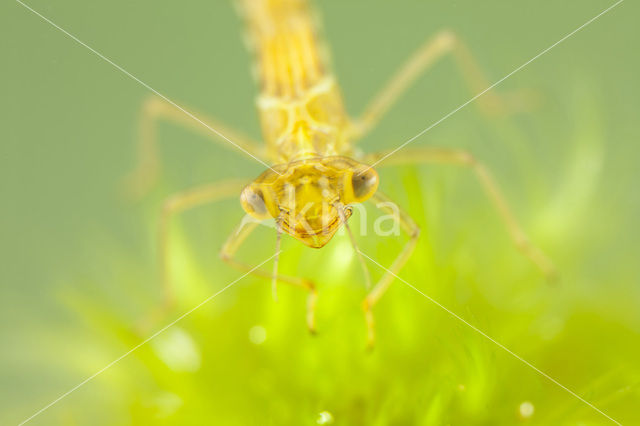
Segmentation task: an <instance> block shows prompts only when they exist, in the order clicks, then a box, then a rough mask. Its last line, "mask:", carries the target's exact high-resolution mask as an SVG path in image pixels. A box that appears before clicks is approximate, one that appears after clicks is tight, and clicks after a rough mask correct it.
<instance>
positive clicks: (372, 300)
mask: <svg viewBox="0 0 640 426" xmlns="http://www.w3.org/2000/svg"><path fill="white" fill-rule="evenodd" d="M371 201H373V202H374V203H375V205H376V207H378V208H379V209H381V210H385V211H388V212H389V213H391V215H392V217H393V218H394V220H395V221H396V222H397V223H398V224H399V225H400V227H401V228H402V230H403V231H405V232H406V233H407V234H408V235H409V241H407V243H406V244H405V245H404V247H403V249H402V251H400V253H399V254H398V256H397V257H396V258H395V260H394V261H393V263H392V264H391V266H390V267H389V270H388V271H386V272H385V274H384V275H383V276H382V278H381V279H380V281H378V282H377V283H376V285H375V286H374V287H373V289H372V290H371V292H369V294H368V295H367V297H366V298H365V299H364V301H363V302H362V309H363V310H364V314H365V320H366V322H367V345H368V346H369V347H370V348H371V347H373V344H374V342H375V321H374V317H373V307H374V306H375V304H376V303H377V302H378V300H380V298H381V297H382V295H383V294H384V293H385V292H386V291H387V289H388V288H389V286H390V285H391V283H392V282H393V280H394V279H395V275H396V274H397V273H398V272H399V271H400V270H401V269H402V267H403V266H404V265H405V263H407V261H408V260H409V257H411V253H412V252H413V250H414V249H415V247H416V243H417V242H418V237H419V236H420V228H419V227H418V225H417V224H416V223H415V222H414V220H413V219H412V218H411V216H409V214H408V213H406V212H405V211H403V210H401V209H400V208H399V207H398V206H397V205H396V204H395V203H393V202H392V201H391V200H390V199H389V198H388V197H387V196H386V195H384V194H382V193H381V192H380V191H378V192H377V193H376V194H375V195H374V196H373V197H372V198H371ZM391 205H394V206H395V209H391V208H390V206H391Z"/></svg>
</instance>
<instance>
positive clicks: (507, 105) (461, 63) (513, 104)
mask: <svg viewBox="0 0 640 426" xmlns="http://www.w3.org/2000/svg"><path fill="white" fill-rule="evenodd" d="M448 53H452V54H453V56H454V58H455V60H456V64H457V66H458V68H460V70H461V72H462V77H463V79H464V81H465V82H466V84H467V86H468V88H469V90H470V91H471V92H472V93H473V94H474V95H475V94H479V93H481V92H483V91H484V90H486V89H487V88H488V87H489V86H490V83H489V82H488V80H487V78H486V77H485V76H484V74H483V72H482V70H481V69H480V66H479V65H478V64H477V62H476V61H475V59H474V58H473V56H472V55H471V52H470V51H469V49H468V48H467V47H466V45H465V44H464V43H463V42H462V41H461V40H460V39H459V38H458V36H456V35H455V34H454V33H453V32H451V31H441V32H440V33H438V34H437V35H436V36H435V37H433V38H431V39H429V40H427V41H426V42H425V43H424V44H423V45H422V46H421V47H420V48H419V49H418V50H417V51H416V52H415V53H414V54H413V55H412V56H411V57H410V58H409V60H408V61H407V62H406V63H405V64H404V65H403V66H402V67H401V68H400V69H399V70H398V71H397V72H396V74H395V75H394V76H393V77H391V80H389V82H388V83H387V85H386V86H385V87H384V88H383V89H382V90H381V91H380V92H379V93H378V94H377V95H376V96H375V97H374V98H373V100H372V101H371V102H370V103H369V105H368V106H367V108H366V109H365V111H364V113H363V114H362V115H361V116H360V117H359V118H358V119H356V120H354V122H353V126H354V128H353V132H354V136H353V137H354V139H360V138H362V137H364V136H365V135H366V134H367V133H368V132H369V131H370V130H371V129H373V128H374V127H375V126H376V124H377V123H378V122H379V121H380V119H381V118H382V116H383V115H384V114H385V113H386V112H387V111H388V110H389V109H390V108H391V106H392V105H393V104H394V103H395V102H396V101H397V100H398V98H399V97H400V96H401V95H402V94H403V93H404V92H405V91H406V90H407V89H408V88H409V86H411V84H413V83H414V82H415V81H416V80H417V79H418V77H420V75H422V74H423V73H424V72H425V71H427V70H428V69H429V68H430V67H431V66H432V65H433V64H434V63H435V62H436V61H437V60H438V59H440V58H441V57H443V56H444V55H445V54H448ZM531 98H532V96H531V93H525V94H523V93H512V94H509V95H507V96H498V95H497V94H496V93H495V92H494V91H489V92H487V93H486V94H483V96H481V97H479V98H478V106H479V108H480V109H481V111H482V112H483V113H485V114H487V115H505V114H507V113H508V112H510V111H514V110H515V111H520V110H523V109H527V108H528V107H529V105H530V104H533V103H535V99H531Z"/></svg>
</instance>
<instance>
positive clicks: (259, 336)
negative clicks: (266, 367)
mask: <svg viewBox="0 0 640 426" xmlns="http://www.w3.org/2000/svg"><path fill="white" fill-rule="evenodd" d="M249 340H250V341H251V343H253V344H254V345H260V344H262V343H264V341H265V340H267V330H265V328H264V327H263V326H261V325H254V326H253V327H251V328H250V329H249Z"/></svg>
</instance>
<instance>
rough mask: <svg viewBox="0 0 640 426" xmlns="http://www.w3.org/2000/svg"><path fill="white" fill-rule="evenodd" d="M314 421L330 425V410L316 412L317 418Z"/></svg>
mask: <svg viewBox="0 0 640 426" xmlns="http://www.w3.org/2000/svg"><path fill="white" fill-rule="evenodd" d="M316 423H318V424H319V425H330V424H332V423H333V416H332V415H331V413H330V412H328V411H323V412H321V413H320V414H318V420H316Z"/></svg>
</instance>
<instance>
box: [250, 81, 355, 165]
mask: <svg viewBox="0 0 640 426" xmlns="http://www.w3.org/2000/svg"><path fill="white" fill-rule="evenodd" d="M258 110H259V113H260V118H261V120H260V121H261V123H262V131H263V135H264V139H265V142H266V144H267V149H268V153H269V156H270V157H271V159H272V160H273V161H274V162H275V163H283V162H289V161H293V160H298V159H302V158H308V157H325V156H331V155H340V154H345V153H346V151H347V149H348V146H349V145H348V140H347V139H348V135H347V126H348V121H347V119H346V114H345V111H344V107H343V104H342V99H341V97H340V94H339V93H338V90H337V89H336V86H335V83H334V81H333V79H332V78H331V77H327V78H325V79H324V80H322V81H321V82H320V83H319V84H318V85H316V86H314V87H312V88H311V89H310V90H309V91H307V92H305V93H304V94H302V96H297V97H293V98H290V99H283V98H277V97H272V96H267V95H262V96H260V97H259V98H258Z"/></svg>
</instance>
